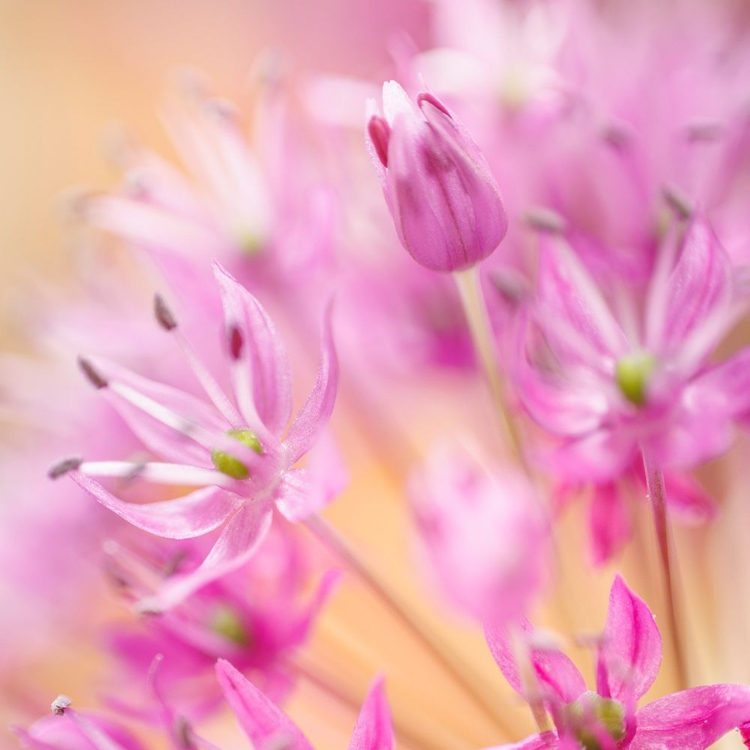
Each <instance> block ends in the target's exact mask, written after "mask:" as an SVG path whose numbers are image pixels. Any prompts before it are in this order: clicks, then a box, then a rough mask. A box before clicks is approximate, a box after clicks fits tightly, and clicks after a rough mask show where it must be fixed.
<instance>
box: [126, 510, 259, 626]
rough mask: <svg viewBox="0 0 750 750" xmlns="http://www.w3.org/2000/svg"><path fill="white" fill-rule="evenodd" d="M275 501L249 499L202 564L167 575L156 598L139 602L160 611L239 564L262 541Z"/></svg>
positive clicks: (148, 608) (152, 609)
mask: <svg viewBox="0 0 750 750" xmlns="http://www.w3.org/2000/svg"><path fill="white" fill-rule="evenodd" d="M272 507H273V506H272V505H270V504H269V503H267V502H264V501H260V500H256V501H252V500H249V501H246V502H245V504H244V505H243V506H242V507H241V508H240V510H239V511H237V513H236V514H235V516H234V517H233V518H232V519H231V520H230V521H229V523H227V525H226V526H225V527H224V529H223V530H222V532H221V534H220V535H219V538H218V539H217V540H216V543H215V544H214V546H213V547H212V548H211V551H210V552H209V553H208V557H206V559H205V560H204V561H203V562H202V563H201V565H200V567H198V568H197V569H196V570H194V571H193V572H191V573H187V574H185V575H176V576H173V577H172V578H170V579H168V580H167V581H166V583H165V584H164V586H163V587H162V589H161V590H160V591H159V592H158V594H157V595H156V596H154V597H153V598H149V599H145V600H143V601H141V602H140V607H141V609H142V610H144V611H149V612H150V611H154V612H160V611H163V610H166V609H169V608H170V607H173V606H175V605H176V604H179V603H180V602H181V601H182V600H183V599H185V597H187V596H189V595H190V594H191V593H192V592H193V591H195V590H196V589H199V588H201V586H204V585H205V584H207V583H209V582H210V581H213V580H215V579H217V578H219V577H221V576H223V575H225V574H226V573H229V572H230V571H232V570H235V569H236V568H238V567H240V565H242V564H243V563H245V562H246V561H247V560H248V559H249V558H250V557H251V556H252V554H253V553H254V552H255V550H256V549H257V547H258V545H259V544H260V543H261V542H262V541H263V539H264V537H265V535H266V534H267V532H268V529H269V528H270V527H271V520H272V518H273V514H272Z"/></svg>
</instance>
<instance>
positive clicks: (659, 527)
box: [641, 449, 689, 690]
mask: <svg viewBox="0 0 750 750" xmlns="http://www.w3.org/2000/svg"><path fill="white" fill-rule="evenodd" d="M641 453H642V455H643V468H644V471H645V472H646V486H647V488H648V497H649V500H650V502H651V511H652V514H653V518H654V530H655V531H656V542H657V545H658V547H659V557H660V559H661V566H662V571H663V574H664V587H665V590H666V591H665V593H666V597H667V616H668V618H669V629H670V630H671V631H672V642H673V643H674V650H675V656H676V660H677V663H676V668H677V679H678V681H679V688H680V689H681V690H684V689H686V688H687V687H688V686H689V682H688V675H687V662H686V652H685V643H684V640H683V633H682V629H681V627H680V623H679V619H678V617H677V585H676V580H675V567H676V561H675V560H674V550H673V549H672V544H671V539H670V533H669V523H668V520H667V492H666V488H665V486H664V473H663V472H662V470H661V469H660V468H659V467H658V466H656V464H655V463H654V462H653V460H652V459H651V457H650V456H649V454H648V451H645V450H643V449H641Z"/></svg>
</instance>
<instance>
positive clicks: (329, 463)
mask: <svg viewBox="0 0 750 750" xmlns="http://www.w3.org/2000/svg"><path fill="white" fill-rule="evenodd" d="M348 481H349V475H348V473H347V471H346V468H345V467H344V464H343V462H342V460H341V454H340V453H339V451H338V449H337V447H336V444H335V442H334V440H333V437H332V436H331V434H330V433H329V432H328V431H324V433H323V434H322V435H321V436H320V438H319V439H318V442H317V443H316V444H315V445H314V446H313V448H312V450H311V451H310V452H309V453H308V461H307V465H306V466H305V467H304V468H302V469H291V470H289V471H287V472H286V473H285V474H284V478H283V479H282V480H281V483H280V485H279V488H278V493H277V498H276V507H277V508H278V509H279V511H280V512H281V514H282V515H283V516H284V518H286V519H287V520H288V521H292V522H294V523H296V522H297V521H301V520H303V519H305V518H308V517H309V516H311V515H313V514H314V513H317V512H318V511H320V510H322V509H323V508H325V507H326V506H327V505H328V503H330V502H331V501H332V500H333V499H334V498H335V497H337V496H338V495H340V494H341V493H342V492H343V490H344V488H345V487H346V485H347V482H348Z"/></svg>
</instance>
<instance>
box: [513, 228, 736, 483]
mask: <svg viewBox="0 0 750 750" xmlns="http://www.w3.org/2000/svg"><path fill="white" fill-rule="evenodd" d="M675 253H679V255H678V256H677V257H676V258H675ZM537 286H538V299H537V302H536V308H535V310H534V313H533V317H532V318H531V320H530V324H529V326H528V330H527V336H526V342H525V344H524V349H525V348H526V346H527V345H528V344H530V345H532V346H533V344H534V343H535V342H536V343H540V342H538V339H537V340H535V338H534V335H535V333H536V331H541V333H542V334H543V342H542V343H543V344H544V346H546V347H548V350H547V352H548V355H551V356H547V358H546V359H545V356H544V355H545V351H544V349H543V347H542V346H538V347H537V352H536V355H535V356H536V362H535V363H534V364H531V363H530V362H529V361H528V355H527V353H526V351H522V352H521V354H520V356H519V360H518V370H517V374H518V387H519V392H520V396H521V399H522V401H523V404H524V405H525V407H526V409H527V410H528V412H529V414H530V415H531V416H532V418H533V419H534V420H536V421H537V422H538V423H539V424H540V425H542V426H543V427H545V428H546V429H547V430H549V431H550V432H551V433H553V434H556V435H558V436H560V437H562V438H563V445H562V447H560V448H559V449H558V450H557V451H556V453H555V455H554V458H553V459H552V461H553V465H554V468H555V470H556V471H557V472H558V474H559V475H560V476H561V477H563V478H564V479H566V480H570V481H577V482H605V481H608V480H612V479H614V478H616V477H618V476H619V475H621V474H622V473H623V472H624V471H625V470H626V469H627V468H629V467H630V465H631V464H632V462H633V461H634V459H635V458H636V457H637V456H638V452H639V450H643V451H644V452H646V453H648V455H650V456H651V457H652V459H653V460H654V461H655V462H656V463H657V464H658V465H660V466H661V467H689V466H693V465H695V464H697V463H698V462H700V461H703V460H706V459H708V458H710V457H712V456H715V455H718V454H719V453H721V452H722V451H724V450H725V449H726V448H727V447H728V445H729V443H730V436H731V431H730V427H731V424H732V422H733V421H734V420H736V419H738V418H741V417H742V416H743V415H744V414H745V413H746V412H747V409H748V406H749V405H750V404H749V403H748V394H749V393H750V389H749V388H748V382H747V380H746V377H745V376H746V375H747V373H748V372H750V370H748V369H747V368H743V363H744V362H746V361H747V358H748V357H749V356H750V350H748V349H744V350H742V351H741V352H739V353H738V354H736V355H734V356H733V357H731V358H730V359H728V360H726V361H724V362H723V363H721V364H718V365H709V364H708V358H709V355H710V354H711V353H712V351H713V350H714V348H715V347H716V346H717V344H718V342H719V340H720V339H721V338H722V336H723V335H724V334H725V333H726V332H727V331H728V329H729V328H730V327H731V325H732V324H733V323H734V322H735V321H736V319H737V313H738V311H739V310H740V309H741V304H742V300H741V299H739V298H738V294H737V291H736V288H735V285H734V283H733V279H732V271H731V265H730V262H729V258H728V257H727V255H726V253H725V251H724V250H723V248H722V247H721V246H720V245H719V242H718V239H717V238H716V236H715V235H714V233H713V232H712V230H711V228H710V227H709V226H708V224H707V223H706V222H705V221H704V220H702V219H701V218H695V219H693V220H692V221H691V222H690V224H689V225H688V226H687V228H686V229H685V232H684V239H683V241H682V242H680V243H679V245H676V244H670V243H666V244H665V246H664V248H663V251H662V254H661V256H660V262H659V266H658V267H657V269H656V270H655V272H654V276H653V280H652V283H651V286H650V290H649V293H648V298H647V301H646V304H645V309H644V313H643V318H642V320H640V319H639V318H638V314H637V300H635V299H630V298H628V295H629V294H631V293H632V294H633V295H634V294H635V293H634V292H633V291H631V290H628V289H625V290H622V291H623V294H621V297H622V296H624V297H625V300H624V301H623V300H622V299H620V300H618V302H619V303H620V308H621V309H623V308H624V310H625V311H624V313H623V316H622V317H623V318H624V319H623V320H622V322H620V321H618V319H617V318H616V317H615V316H614V315H613V313H612V312H611V310H610V307H609V305H608V303H607V301H606V300H605V297H604V295H603V294H602V292H601V291H600V289H599V288H598V287H597V284H596V283H595V281H594V280H593V278H592V277H591V276H590V275H589V273H588V272H587V271H586V269H585V268H584V266H583V264H582V263H581V262H580V261H579V260H578V259H577V258H576V257H575V255H574V254H573V252H572V249H571V248H570V247H569V246H568V245H567V244H566V243H565V242H564V241H563V240H562V239H560V238H559V237H555V238H546V239H545V242H544V246H543V247H542V251H541V256H540V262H539V273H538V282H537Z"/></svg>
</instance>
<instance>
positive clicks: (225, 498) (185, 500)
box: [69, 464, 242, 539]
mask: <svg viewBox="0 0 750 750" xmlns="http://www.w3.org/2000/svg"><path fill="white" fill-rule="evenodd" d="M85 466H86V464H83V465H82V469H83V467H85ZM69 476H70V477H71V478H72V479H73V481H74V482H75V483H76V484H78V485H79V486H80V487H81V488H83V489H84V490H86V492H88V493H90V494H91V495H93V496H94V497H95V498H96V499H97V500H98V501H99V502H100V503H101V504H102V505H103V506H104V507H105V508H108V509H109V510H111V511H112V512H113V513H116V514H117V515H118V516H120V517H121V518H124V519H125V520H126V521H127V522H128V523H131V524H133V526H136V527H137V528H139V529H143V530H144V531H148V532H149V533H151V534H155V535H156V536H161V537H165V538H167V539H191V538H193V537H196V536H201V535H202V534H207V533H208V532H209V531H213V530H214V529H216V528H218V527H219V526H221V524H222V523H224V521H226V520H227V518H229V516H230V515H232V513H234V512H236V511H237V508H238V507H239V505H240V504H241V502H242V501H241V500H240V498H238V497H237V496H236V495H233V494H231V493H229V492H227V491H226V490H223V489H221V488H220V487H204V488H203V489H200V490H196V491H195V492H191V493H190V494H188V495H185V496H184V497H180V498H176V499H175V500H160V501H158V502H155V503H144V504H137V503H126V502H124V501H123V500H120V499H119V498H117V497H115V496H114V495H113V494H112V493H111V492H109V491H108V490H106V489H105V488H104V487H103V486H102V485H101V484H99V482H97V481H96V480H94V479H92V478H91V477H90V476H88V475H87V474H85V473H84V471H83V470H78V471H71V472H69Z"/></svg>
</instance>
